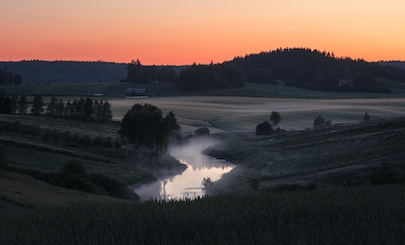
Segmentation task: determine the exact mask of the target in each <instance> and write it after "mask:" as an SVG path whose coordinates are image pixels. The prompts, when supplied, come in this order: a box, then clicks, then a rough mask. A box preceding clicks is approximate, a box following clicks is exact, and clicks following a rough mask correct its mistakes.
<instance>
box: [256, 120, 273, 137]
mask: <svg viewBox="0 0 405 245" xmlns="http://www.w3.org/2000/svg"><path fill="white" fill-rule="evenodd" d="M272 133H273V128H272V127H271V124H270V123H269V122H268V121H264V122H262V123H259V124H257V126H256V135H271V134H272Z"/></svg>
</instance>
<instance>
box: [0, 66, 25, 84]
mask: <svg viewBox="0 0 405 245" xmlns="http://www.w3.org/2000/svg"><path fill="white" fill-rule="evenodd" d="M22 82H23V77H22V76H21V75H19V74H13V73H12V72H11V71H9V70H8V69H7V67H4V68H2V67H0V86H4V85H12V84H16V85H20V84H21V83H22Z"/></svg>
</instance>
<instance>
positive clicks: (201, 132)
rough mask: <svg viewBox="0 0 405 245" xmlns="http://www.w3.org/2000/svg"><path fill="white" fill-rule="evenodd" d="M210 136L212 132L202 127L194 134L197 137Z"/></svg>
mask: <svg viewBox="0 0 405 245" xmlns="http://www.w3.org/2000/svg"><path fill="white" fill-rule="evenodd" d="M209 134H210V130H209V129H208V128H207V127H200V128H198V129H197V130H196V131H195V132H194V135H195V136H205V135H209Z"/></svg>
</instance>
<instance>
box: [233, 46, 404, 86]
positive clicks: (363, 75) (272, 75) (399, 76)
mask: <svg viewBox="0 0 405 245" xmlns="http://www.w3.org/2000/svg"><path fill="white" fill-rule="evenodd" d="M231 63H233V64H235V65H237V66H240V67H242V68H243V70H244V72H245V75H246V80H247V81H248V82H254V83H272V82H273V81H274V80H284V81H294V82H301V83H309V84H317V85H324V86H336V85H337V84H338V81H339V79H344V78H352V79H354V80H355V86H374V85H375V80H374V79H375V77H380V78H386V79H391V80H395V81H401V82H405V69H402V68H400V67H397V66H393V65H384V64H381V63H378V62H366V61H364V60H361V59H358V60H353V59H351V58H348V57H345V58H344V57H340V58H337V57H335V55H334V54H333V53H330V52H325V51H323V52H321V51H318V50H316V49H315V50H311V49H306V48H285V49H277V50H275V51H270V52H261V53H258V54H250V55H246V56H245V57H236V58H235V59H233V60H232V61H231Z"/></svg>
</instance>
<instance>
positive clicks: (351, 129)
mask: <svg viewBox="0 0 405 245" xmlns="http://www.w3.org/2000/svg"><path fill="white" fill-rule="evenodd" d="M401 142H405V118H392V119H381V120H373V121H370V122H365V123H353V124H341V125H334V126H333V127H331V128H325V129H321V130H297V131H288V132H286V133H282V134H275V135H271V136H251V137H244V138H238V139H233V140H228V141H224V142H222V143H221V144H219V145H216V146H212V147H210V148H209V149H207V150H206V153H207V154H209V155H211V156H213V157H216V158H221V159H226V160H227V161H230V162H233V163H235V164H236V165H237V167H236V168H235V169H233V170H232V171H231V172H230V173H228V174H225V175H224V176H223V177H222V178H221V179H220V180H219V181H217V182H215V183H214V184H213V187H212V188H211V190H210V193H209V194H224V193H238V194H242V193H256V192H261V193H263V192H283V191H295V190H307V189H315V188H319V187H325V186H345V187H358V186H359V185H379V184H385V183H405V179H404V178H403V176H405V146H404V145H403V144H402V143H401Z"/></svg>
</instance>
